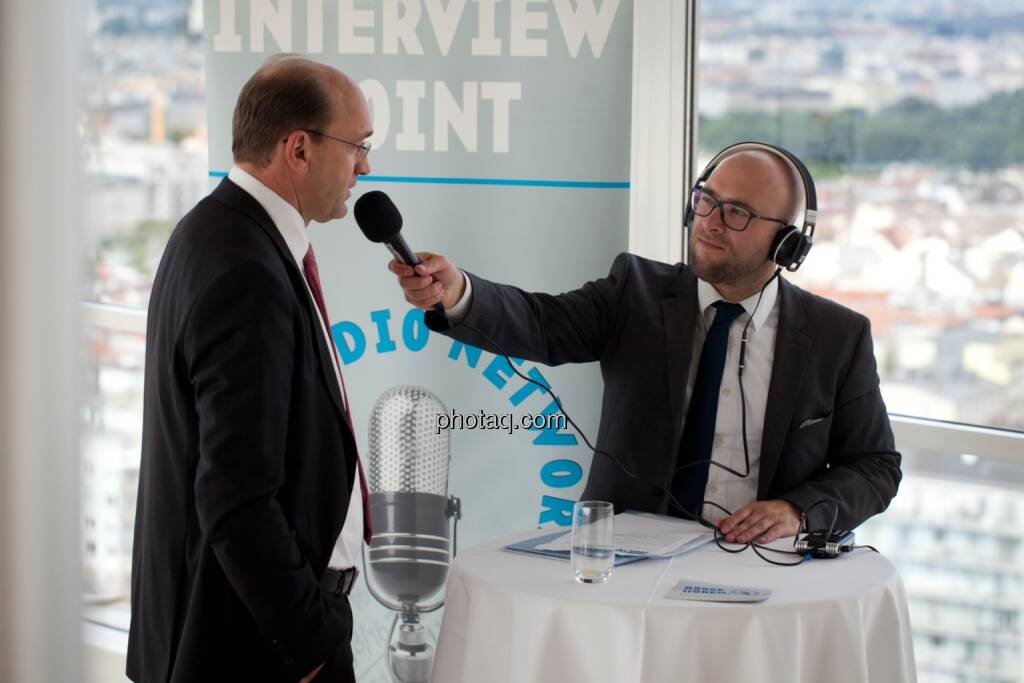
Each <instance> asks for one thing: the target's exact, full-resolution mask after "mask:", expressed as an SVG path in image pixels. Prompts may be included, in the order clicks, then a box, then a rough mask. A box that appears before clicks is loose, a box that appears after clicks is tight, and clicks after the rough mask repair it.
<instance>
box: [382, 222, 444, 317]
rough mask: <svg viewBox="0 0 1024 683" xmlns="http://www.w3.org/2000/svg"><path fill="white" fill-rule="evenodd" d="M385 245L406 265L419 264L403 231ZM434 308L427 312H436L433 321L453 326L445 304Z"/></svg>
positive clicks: (439, 304) (436, 305) (439, 303)
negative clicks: (403, 236) (446, 313)
mask: <svg viewBox="0 0 1024 683" xmlns="http://www.w3.org/2000/svg"><path fill="white" fill-rule="evenodd" d="M384 246H386V247H387V248H388V251H390V252H391V255H392V256H394V257H395V258H396V259H398V260H399V261H401V262H402V263H404V264H405V265H407V266H418V265H419V263H420V260H419V259H418V258H416V254H415V253H413V251H412V249H410V248H409V245H408V244H406V243H405V240H404V239H402V233H398V234H397V235H395V236H394V237H392V238H391V239H390V240H388V241H387V242H385V243H384ZM432 308H433V310H432V311H430V312H429V313H428V314H427V315H430V313H435V312H436V316H435V317H432V322H434V321H436V322H435V324H436V325H437V326H438V327H439V328H441V329H448V328H449V327H451V323H450V322H448V316H447V315H445V312H444V304H442V303H441V302H440V301H438V302H437V303H436V304H434V305H433V307H432ZM427 327H428V328H430V325H429V324H428V325H427ZM430 329H433V328H430Z"/></svg>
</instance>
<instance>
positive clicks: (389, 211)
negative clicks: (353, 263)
mask: <svg viewBox="0 0 1024 683" xmlns="http://www.w3.org/2000/svg"><path fill="white" fill-rule="evenodd" d="M355 216H356V223H358V224H359V229H360V230H362V231H363V234H364V235H366V239H368V240H370V241H371V242H378V243H380V242H387V241H389V240H391V239H393V238H394V237H395V235H397V234H398V233H399V232H401V231H402V214H401V213H399V212H398V207H397V206H395V204H394V202H392V201H391V198H390V197H388V196H387V195H386V194H384V193H383V192H381V191H380V190H371V191H370V192H367V193H366V194H364V195H363V196H362V197H360V198H359V199H357V200H356V206H355Z"/></svg>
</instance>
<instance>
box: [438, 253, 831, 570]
mask: <svg viewBox="0 0 1024 683" xmlns="http://www.w3.org/2000/svg"><path fill="white" fill-rule="evenodd" d="M776 274H777V273H776ZM445 319H446V320H448V321H449V322H450V324H451V325H453V326H454V325H462V326H463V327H465V328H466V329H468V330H470V331H472V332H475V333H476V334H478V335H480V336H481V337H483V338H484V339H485V340H487V342H489V343H490V344H492V345H493V346H494V347H495V348H496V349H498V352H499V353H500V354H501V356H502V357H503V358H504V359H505V361H506V362H507V363H508V365H509V368H511V370H512V372H514V373H515V374H516V375H517V376H518V377H520V378H521V379H523V380H524V381H526V382H529V383H530V384H534V385H536V386H538V387H540V388H541V389H543V390H544V392H546V393H547V394H548V395H549V396H550V397H551V399H552V400H553V401H554V402H555V405H556V406H558V410H559V412H561V413H562V415H564V416H565V419H566V421H567V422H568V423H569V424H570V425H572V427H573V429H574V430H576V433H577V434H579V436H580V438H581V439H583V442H584V443H585V444H586V446H587V448H589V449H590V450H591V451H592V452H593V453H594V454H595V455H602V456H604V457H606V458H608V459H609V460H611V461H612V462H613V463H614V464H615V465H616V466H617V467H618V468H619V469H620V470H621V471H622V473H623V474H625V475H626V476H627V477H629V478H630V479H639V478H640V477H639V475H637V474H636V473H635V472H633V471H632V470H630V469H629V468H628V467H626V465H625V464H624V463H623V462H622V461H621V460H620V459H619V458H617V457H616V456H615V455H613V454H612V453H609V452H608V451H605V450H603V449H600V448H598V447H597V446H595V445H594V444H592V443H591V442H590V439H588V438H587V435H586V434H585V433H584V431H583V430H582V429H581V428H580V426H579V425H577V424H576V421H575V420H573V419H572V416H570V415H569V413H568V412H567V411H566V410H565V406H564V405H563V404H562V400H561V399H560V398H559V397H558V395H557V394H555V392H554V391H553V390H552V389H551V387H550V386H548V385H547V384H544V383H542V382H538V381H537V380H535V379H533V378H532V377H529V376H528V375H526V374H524V373H522V372H520V371H519V370H518V369H517V368H516V364H515V363H513V362H512V359H511V357H510V356H509V354H508V353H506V351H505V349H504V348H503V347H502V346H501V344H499V343H498V342H497V341H495V340H494V339H493V338H492V337H491V336H490V335H488V334H487V333H485V332H483V331H482V330H479V329H477V328H476V327H474V326H473V325H470V324H468V323H466V322H462V321H456V320H452V319H451V318H448V317H447V316H445ZM748 323H749V321H748ZM705 462H710V463H713V464H716V465H717V464H719V463H715V462H714V460H708V461H705ZM694 464H697V463H688V464H687V465H684V466H683V467H680V468H678V469H677V470H676V471H679V470H682V469H685V468H686V467H689V466H691V465H694ZM719 466H720V467H723V469H729V468H727V467H725V466H724V465H719ZM747 469H748V473H749V460H748V462H747ZM729 471H732V472H734V473H735V470H729ZM741 476H742V475H741ZM654 490H655V491H656V492H658V493H664V494H665V495H666V496H668V499H669V503H670V504H673V505H675V507H676V509H677V510H679V511H680V512H681V513H682V514H683V515H685V516H686V517H687V518H688V519H690V520H692V521H695V522H697V523H699V524H700V525H701V526H704V527H706V528H708V529H711V530H712V531H713V532H714V540H715V544H716V545H717V546H718V547H719V548H721V549H722V550H724V551H726V552H728V553H733V554H736V553H740V552H743V551H744V550H746V549H747V548H751V549H752V550H753V551H754V552H755V553H756V554H757V556H758V557H760V558H761V559H762V560H764V561H765V562H768V563H769V564H774V565H779V566H795V565H798V564H801V563H803V562H804V561H805V560H806V559H808V558H809V557H810V555H809V554H804V553H800V552H796V551H793V550H780V549H778V548H772V547H770V546H767V545H763V544H759V543H754V542H748V543H743V544H738V545H739V546H740V547H738V548H727V547H725V546H724V545H723V544H722V543H723V542H722V539H723V538H724V537H725V534H723V533H722V531H721V530H720V529H719V528H718V526H717V525H715V524H714V523H713V522H711V521H710V520H708V519H706V518H705V517H704V516H702V515H700V514H696V513H693V512H690V511H689V510H687V509H685V508H684V507H683V506H682V504H681V503H680V502H679V501H678V500H677V499H676V497H675V496H674V495H672V491H671V490H669V488H667V487H665V486H664V485H661V484H655V488H654ZM703 504H705V505H712V506H714V507H716V508H718V509H720V510H722V511H723V512H725V513H726V514H727V515H731V514H732V512H731V511H730V510H728V509H726V508H725V507H723V506H721V505H719V504H718V503H715V502H713V501H708V500H705V501H703ZM819 504H832V505H833V506H835V503H834V502H832V501H826V500H819V501H817V502H816V503H815V504H814V505H812V506H811V508H809V509H808V511H810V510H811V509H813V508H814V507H815V506H817V505H819ZM838 513H839V508H838V506H835V514H834V515H833V524H834V519H835V516H837V515H838ZM802 519H803V520H806V513H804V514H803V516H802ZM793 542H794V544H795V543H796V538H795V537H794V541H793ZM761 551H765V552H773V553H778V554H782V555H795V556H797V557H799V558H800V559H799V560H797V561H795V562H779V561H777V560H772V559H770V558H768V557H766V556H765V555H763V554H762V552H761Z"/></svg>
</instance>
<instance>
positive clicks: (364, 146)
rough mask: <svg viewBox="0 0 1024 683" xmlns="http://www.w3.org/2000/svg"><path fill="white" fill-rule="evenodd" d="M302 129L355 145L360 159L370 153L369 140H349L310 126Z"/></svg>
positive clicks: (312, 133) (311, 133)
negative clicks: (311, 128)
mask: <svg viewBox="0 0 1024 683" xmlns="http://www.w3.org/2000/svg"><path fill="white" fill-rule="evenodd" d="M302 130H303V131H304V132H306V133H309V134H310V135H322V136H324V137H325V138H327V139H329V140H334V141H335V142H344V143H345V144H346V145H351V146H352V147H355V148H356V150H358V151H357V152H356V155H357V156H358V158H359V159H365V158H366V157H367V155H369V154H370V143H369V142H363V143H359V142H349V141H348V140H342V139H341V138H336V137H334V136H333V135H328V134H327V133H322V132H320V131H318V130H310V129H308V128H303V129H302Z"/></svg>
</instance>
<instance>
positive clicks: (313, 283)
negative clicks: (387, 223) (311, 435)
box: [302, 244, 373, 543]
mask: <svg viewBox="0 0 1024 683" xmlns="http://www.w3.org/2000/svg"><path fill="white" fill-rule="evenodd" d="M302 269H303V270H304V271H305V272H306V282H307V283H308V284H309V291H310V292H312V293H313V301H315V302H316V307H317V308H319V309H320V315H321V316H323V319H324V325H325V326H326V327H327V330H328V333H329V332H330V329H331V319H330V318H328V317H327V306H326V304H324V290H323V289H322V288H321V287H320V271H319V270H318V269H317V267H316V257H315V256H313V245H312V244H311V245H309V250H308V251H307V252H306V256H305V257H303V259H302ZM328 338H330V334H328ZM328 346H330V347H331V353H333V354H334V362H335V363H337V364H338V376H339V377H341V395H342V396H343V397H344V399H345V419H346V420H348V428H349V429H350V430H352V438H353V439H355V436H356V430H355V428H354V427H353V426H352V413H351V412H350V411H349V408H348V393H347V392H346V391H345V378H344V377H343V376H342V374H341V361H339V360H338V349H337V348H336V347H335V346H334V342H333V341H332V342H331V343H330V344H328ZM356 469H358V470H359V490H360V491H362V492H363V540H364V541H366V542H367V543H369V542H370V538H371V536H372V535H373V532H372V531H371V530H370V492H369V490H368V489H367V488H366V474H365V473H364V472H363V463H362V461H361V460H360V459H359V453H358V452H356Z"/></svg>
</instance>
